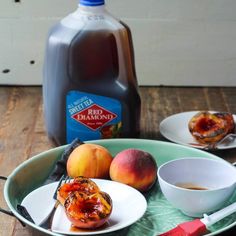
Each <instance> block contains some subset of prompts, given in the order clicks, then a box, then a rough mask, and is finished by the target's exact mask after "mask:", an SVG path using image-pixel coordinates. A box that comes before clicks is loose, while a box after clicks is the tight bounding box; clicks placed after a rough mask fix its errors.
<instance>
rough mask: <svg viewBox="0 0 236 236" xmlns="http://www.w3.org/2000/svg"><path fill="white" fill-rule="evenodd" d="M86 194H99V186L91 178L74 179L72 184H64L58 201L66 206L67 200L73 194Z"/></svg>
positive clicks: (59, 190)
mask: <svg viewBox="0 0 236 236" xmlns="http://www.w3.org/2000/svg"><path fill="white" fill-rule="evenodd" d="M75 191H79V192H84V193H87V194H93V193H96V192H99V191H100V189H99V187H98V186H97V184H96V183H95V182H94V181H92V180H91V179H89V178H85V177H82V176H79V177H77V178H75V179H73V181H72V182H69V183H65V184H63V185H62V186H61V187H60V188H59V189H58V192H57V199H58V200H59V202H60V203H61V204H62V205H64V203H65V200H66V198H67V197H68V196H69V194H70V193H71V192H75Z"/></svg>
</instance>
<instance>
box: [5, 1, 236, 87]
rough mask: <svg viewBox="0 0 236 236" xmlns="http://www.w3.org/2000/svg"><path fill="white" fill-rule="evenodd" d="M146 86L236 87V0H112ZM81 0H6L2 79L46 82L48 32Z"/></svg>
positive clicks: (115, 13)
mask: <svg viewBox="0 0 236 236" xmlns="http://www.w3.org/2000/svg"><path fill="white" fill-rule="evenodd" d="M106 3H107V8H108V10H109V11H110V12H112V13H113V15H115V16H116V17H118V18H121V19H122V20H123V21H125V22H126V23H127V24H128V25H129V26H130V28H131V30H132V33H133V41H134V47H135V58H136V70H137V76H138V80H139V84H140V85H186V86H188V85H196V86H198V85H200V86H202V85H212V86H222V85H223V86H236V1H235V0H145V1H143V0H106ZM76 7H77V0H0V84H41V81H42V63H43V55H44V46H45V40H46V34H47V32H48V29H49V27H50V26H51V25H53V24H54V23H55V22H57V21H58V20H59V19H60V18H62V17H64V16H65V15H67V14H69V13H70V12H73V11H74V10H75V9H76Z"/></svg>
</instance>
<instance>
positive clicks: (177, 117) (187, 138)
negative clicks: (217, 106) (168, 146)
mask: <svg viewBox="0 0 236 236" xmlns="http://www.w3.org/2000/svg"><path fill="white" fill-rule="evenodd" d="M198 112H199V111H189V112H183V113H178V114H174V115H172V116H169V117H167V118H166V119H164V120H163V121H162V122H161V123H160V133H161V134H162V135H163V136H164V137H165V138H167V139H169V140H170V141H172V142H175V143H179V144H183V145H186V146H191V147H195V148H200V149H204V148H205V147H206V146H204V145H201V144H199V143H198V142H196V140H195V139H194V138H193V136H192V135H191V133H190V132H189V129H188V123H189V121H190V119H191V118H192V117H193V116H194V115H195V114H197V113H198ZM209 112H215V111H209ZM233 117H234V121H235V122H236V116H235V115H233ZM235 147H236V139H234V140H233V141H232V142H230V143H221V144H219V145H218V146H217V149H230V148H235Z"/></svg>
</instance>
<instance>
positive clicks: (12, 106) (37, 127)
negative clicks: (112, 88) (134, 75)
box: [0, 87, 236, 236]
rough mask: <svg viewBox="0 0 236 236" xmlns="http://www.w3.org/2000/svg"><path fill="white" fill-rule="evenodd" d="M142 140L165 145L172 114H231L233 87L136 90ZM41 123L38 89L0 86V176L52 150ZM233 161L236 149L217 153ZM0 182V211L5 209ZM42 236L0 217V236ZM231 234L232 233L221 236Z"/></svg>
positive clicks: (233, 109)
mask: <svg viewBox="0 0 236 236" xmlns="http://www.w3.org/2000/svg"><path fill="white" fill-rule="evenodd" d="M140 94H141V98H142V115H141V138H144V139H155V140H165V139H164V138H163V137H162V136H161V135H160V133H159V123H160V122H161V120H163V119H164V118H165V117H167V116H169V115H172V114H174V113H179V112H183V111H191V110H219V111H228V112H232V113H236V88H186V87H185V88H182V87H178V88H174V87H141V88H140ZM51 147H52V145H51V144H50V143H49V141H48V139H47V136H46V133H45V128H44V121H43V108H42V91H41V87H0V175H3V176H8V175H9V174H10V173H11V172H12V171H13V170H14V169H15V168H16V167H17V166H18V165H19V164H21V163H22V162H23V161H24V160H26V159H28V158H30V157H32V156H33V155H35V154H37V153H40V152H42V151H45V150H47V149H49V148H51ZM216 154H217V155H218V156H220V157H222V158H224V159H226V160H227V161H229V162H232V163H233V162H235V161H236V149H231V150H225V151H218V152H217V153H216ZM3 185H4V183H3V182H1V183H0V192H1V194H0V195H1V196H0V206H2V207H5V208H6V204H5V201H4V199H3V194H2V192H3ZM29 235H34V236H42V235H44V234H42V233H39V232H36V231H35V230H33V229H31V228H29V227H25V228H24V227H22V225H21V224H20V223H19V222H18V221H17V220H15V218H13V217H10V216H6V215H3V214H2V213H0V236H29ZM221 235H222V236H226V235H231V236H233V235H236V228H234V229H232V230H230V231H228V232H226V233H222V234H221Z"/></svg>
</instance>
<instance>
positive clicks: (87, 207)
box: [64, 191, 112, 229]
mask: <svg viewBox="0 0 236 236" xmlns="http://www.w3.org/2000/svg"><path fill="white" fill-rule="evenodd" d="M64 207H65V211H66V215H67V217H68V219H69V220H70V221H71V222H72V224H73V226H75V227H78V228H83V229H96V228H98V227H100V226H102V225H104V224H105V222H106V221H107V220H108V218H109V216H110V214H111V212H112V200H111V198H110V196H109V195H108V194H107V193H105V192H97V193H94V194H88V193H85V192H79V191H75V192H72V193H70V194H69V196H68V197H67V199H66V201H65V204H64Z"/></svg>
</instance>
